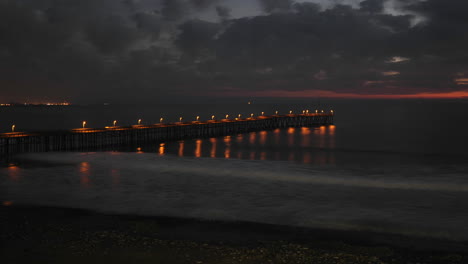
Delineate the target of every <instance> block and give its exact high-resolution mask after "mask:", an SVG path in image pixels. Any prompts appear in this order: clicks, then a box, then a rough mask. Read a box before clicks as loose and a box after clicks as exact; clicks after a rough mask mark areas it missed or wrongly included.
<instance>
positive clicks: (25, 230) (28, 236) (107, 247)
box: [0, 205, 468, 264]
mask: <svg viewBox="0 0 468 264" xmlns="http://www.w3.org/2000/svg"><path fill="white" fill-rule="evenodd" d="M0 208H1V209H0V216H1V218H0V221H1V226H2V232H1V240H2V241H1V245H2V246H1V252H2V263H8V264H9V263H83V262H87V263H106V262H109V263H441V264H442V263H444V264H447V263H467V262H468V257H467V252H468V250H467V249H468V246H467V245H468V244H467V243H461V242H457V243H455V242H449V241H442V240H425V239H414V238H413V239H409V238H405V237H401V236H393V237H392V236H388V235H386V236H380V235H379V234H369V233H360V232H355V231H353V232H341V231H331V230H311V229H303V228H292V227H286V226H274V225H264V224H255V223H241V222H236V223H232V222H231V223H229V222H218V221H201V220H195V219H176V218H166V217H144V216H135V215H106V214H100V213H95V212H92V211H86V210H81V209H66V208H53V207H33V206H16V205H15V206H2V207H0ZM396 245H400V246H396Z"/></svg>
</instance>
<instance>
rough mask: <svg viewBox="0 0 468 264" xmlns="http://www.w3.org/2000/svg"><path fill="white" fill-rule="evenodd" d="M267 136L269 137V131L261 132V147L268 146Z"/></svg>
mask: <svg viewBox="0 0 468 264" xmlns="http://www.w3.org/2000/svg"><path fill="white" fill-rule="evenodd" d="M267 135H268V132H267V131H261V132H260V145H265V144H266V138H267Z"/></svg>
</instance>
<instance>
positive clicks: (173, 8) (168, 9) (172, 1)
mask: <svg viewBox="0 0 468 264" xmlns="http://www.w3.org/2000/svg"><path fill="white" fill-rule="evenodd" d="M189 10H190V6H189V4H188V2H186V1H184V0H163V2H162V10H161V12H162V15H163V16H164V18H165V19H167V20H169V21H177V20H180V19H182V18H184V17H185V16H187V15H188V13H189Z"/></svg>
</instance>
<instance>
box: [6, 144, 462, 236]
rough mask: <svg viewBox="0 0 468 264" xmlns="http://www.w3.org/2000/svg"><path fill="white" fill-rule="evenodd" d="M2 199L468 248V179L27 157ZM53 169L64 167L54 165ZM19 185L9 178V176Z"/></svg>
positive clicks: (435, 173) (115, 157) (416, 172)
mask: <svg viewBox="0 0 468 264" xmlns="http://www.w3.org/2000/svg"><path fill="white" fill-rule="evenodd" d="M21 158H22V159H23V160H24V161H28V160H29V161H35V162H36V163H37V162H41V163H44V165H43V166H42V165H40V164H39V165H36V166H31V167H30V168H26V167H25V168H21V167H20V168H19V169H15V170H14V171H9V170H8V169H1V170H0V174H2V175H5V176H7V177H1V178H0V179H1V180H0V187H2V189H4V190H6V192H3V193H2V194H0V199H3V200H11V201H13V202H16V203H32V204H38V205H49V206H64V207H79V208H85V209H92V210H97V211H103V212H112V213H130V214H141V215H159V216H174V217H189V218H201V219H212V220H224V221H248V222H259V223H268V224H280V225H289V226H302V227H312V228H329V229H339V230H366V231H374V232H382V233H396V234H404V235H412V236H419V237H438V238H449V239H454V240H457V239H459V240H463V239H468V227H466V224H465V223H466V222H467V221H468V212H466V210H465V209H466V207H467V206H468V179H465V177H464V176H463V175H461V174H460V175H459V174H457V173H456V172H453V171H452V172H447V174H446V175H440V174H439V172H440V171H439V170H433V169H430V168H429V169H428V168H426V167H423V166H414V167H412V168H411V169H408V168H406V169H405V170H406V173H408V171H410V172H411V173H412V174H413V175H412V177H410V178H408V177H406V176H405V175H402V174H399V173H398V170H397V169H395V171H392V172H391V173H387V172H386V171H383V173H376V174H365V175H364V174H361V173H360V171H349V170H345V169H340V168H337V167H323V166H322V167H317V166H305V165H297V164H294V163H289V162H272V161H246V160H232V159H231V160H225V159H212V158H179V157H171V156H158V155H157V154H147V153H141V154H140V153H120V152H111V153H41V154H25V155H23V156H22V157H21ZM50 164H54V165H55V166H49V165H50ZM13 172H14V173H15V175H16V176H15V177H16V178H14V179H13V178H11V179H10V178H9V177H8V176H9V173H10V174H11V173H13Z"/></svg>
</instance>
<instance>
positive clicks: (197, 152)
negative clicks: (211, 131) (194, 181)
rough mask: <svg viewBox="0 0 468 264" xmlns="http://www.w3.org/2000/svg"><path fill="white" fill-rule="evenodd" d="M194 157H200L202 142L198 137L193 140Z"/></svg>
mask: <svg viewBox="0 0 468 264" xmlns="http://www.w3.org/2000/svg"><path fill="white" fill-rule="evenodd" d="M195 144H196V145H195V157H196V158H200V157H201V144H202V141H201V140H200V139H197V141H195Z"/></svg>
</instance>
